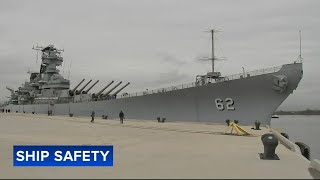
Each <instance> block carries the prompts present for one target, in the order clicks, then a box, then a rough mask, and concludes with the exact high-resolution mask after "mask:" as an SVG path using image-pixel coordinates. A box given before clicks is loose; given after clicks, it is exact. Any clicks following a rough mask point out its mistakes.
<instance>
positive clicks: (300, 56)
mask: <svg viewBox="0 0 320 180" xmlns="http://www.w3.org/2000/svg"><path fill="white" fill-rule="evenodd" d="M299 40H300V54H299V59H300V62H302V55H301V30H299Z"/></svg>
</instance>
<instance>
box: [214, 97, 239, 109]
mask: <svg viewBox="0 0 320 180" xmlns="http://www.w3.org/2000/svg"><path fill="white" fill-rule="evenodd" d="M215 102H216V107H217V109H218V110H220V111H223V110H224V109H225V107H226V109H227V110H235V108H234V101H233V100H232V99H231V98H226V99H225V100H224V101H223V100H222V99H220V98H217V99H215Z"/></svg>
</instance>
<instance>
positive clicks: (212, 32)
mask: <svg viewBox="0 0 320 180" xmlns="http://www.w3.org/2000/svg"><path fill="white" fill-rule="evenodd" d="M210 32H211V42H212V57H211V60H212V72H214V29H211V30H210Z"/></svg>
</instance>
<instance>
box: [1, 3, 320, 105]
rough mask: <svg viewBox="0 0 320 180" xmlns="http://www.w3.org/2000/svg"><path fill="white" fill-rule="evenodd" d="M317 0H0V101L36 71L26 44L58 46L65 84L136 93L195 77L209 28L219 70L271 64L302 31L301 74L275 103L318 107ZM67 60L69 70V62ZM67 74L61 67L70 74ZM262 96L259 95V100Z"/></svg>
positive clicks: (295, 50) (292, 54) (287, 59)
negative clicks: (112, 85)
mask: <svg viewBox="0 0 320 180" xmlns="http://www.w3.org/2000/svg"><path fill="white" fill-rule="evenodd" d="M319 7H320V1H317V0H314V1H311V0H300V1H297V0H286V1H285V0H268V1H256V0H241V1H239V0H233V1H231V0H221V1H213V0H212V1H209V0H208V1H201V0H192V1H191V0H190V1H186V0H184V1H182V0H181V1H174V0H170V1H169V0H153V1H152V0H144V1H143V0H126V1H121V0H115V1H108V0H104V1H92V0H90V1H89V0H87V1H83V0H82V1H80V0H74V1H72V0H68V1H59V0H54V1H46V0H39V1H35V0H29V1H20V0H19V1H16V0H7V1H5V0H1V1H0V77H1V78H0V100H5V99H6V98H5V96H9V95H10V92H9V91H8V90H6V88H5V87H6V86H9V87H11V88H15V89H16V88H18V86H20V85H21V84H22V83H23V82H24V81H26V80H27V79H28V78H29V74H27V71H28V70H29V69H30V70H34V71H39V66H40V59H38V61H37V58H36V55H37V53H36V52H35V51H34V50H32V49H31V48H32V46H33V45H36V44H37V43H38V44H39V45H42V46H46V45H49V44H53V45H55V46H56V47H57V48H61V49H64V50H65V52H64V53H63V57H64V66H62V67H59V69H60V71H61V73H62V74H63V75H64V76H65V77H66V78H68V77H69V78H70V80H71V87H74V86H75V85H76V84H77V83H78V82H79V81H81V79H83V78H85V79H86V81H88V80H90V79H93V81H95V80H98V79H99V80H100V82H99V83H98V84H97V86H95V88H94V89H93V90H92V92H96V91H99V90H100V89H102V88H103V86H104V85H106V84H107V83H108V82H110V81H112V80H115V81H116V82H117V81H123V82H124V83H125V82H131V84H130V85H129V86H128V87H127V88H126V89H125V90H124V91H123V92H128V93H130V92H135V91H142V90H145V89H147V88H148V89H152V88H160V87H166V86H172V85H178V84H182V83H188V82H193V81H195V76H196V75H198V74H205V73H207V72H208V71H209V70H210V68H211V64H210V62H200V61H198V60H197V59H199V58H200V57H203V56H208V55H210V34H208V33H206V32H205V31H207V30H209V29H211V28H216V29H222V30H223V32H222V33H219V34H217V36H216V39H217V44H216V54H217V56H223V57H227V60H226V61H219V62H217V65H216V66H217V70H219V71H221V72H222V74H223V75H230V74H236V73H240V72H242V67H244V68H245V71H251V70H256V69H260V68H268V67H274V66H279V65H282V64H286V63H291V62H293V61H295V60H296V59H297V57H298V55H299V34H298V31H299V30H300V29H301V30H302V56H303V58H304V64H303V68H304V76H303V79H302V81H301V83H300V84H299V87H298V88H297V90H296V91H294V93H293V94H292V95H290V96H289V97H288V99H287V100H286V101H285V102H284V103H283V104H282V105H281V106H280V109H282V110H296V109H305V108H318V109H320V95H319V94H320V83H319V82H320V80H319V77H320V76H319V75H320V73H319V68H320V58H319V57H320V45H319V42H320V35H319V32H320V11H319ZM70 67H71V68H70ZM69 74H70V75H69ZM261 103H263V102H261Z"/></svg>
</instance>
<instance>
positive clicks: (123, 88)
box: [113, 82, 130, 96]
mask: <svg viewBox="0 0 320 180" xmlns="http://www.w3.org/2000/svg"><path fill="white" fill-rule="evenodd" d="M129 84H130V83H129V82H128V83H127V84H126V85H124V86H122V88H120V89H119V90H118V91H116V92H115V93H113V95H114V96H115V95H117V94H118V93H119V92H120V91H122V90H123V89H124V88H126V87H127V86H128V85H129Z"/></svg>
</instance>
